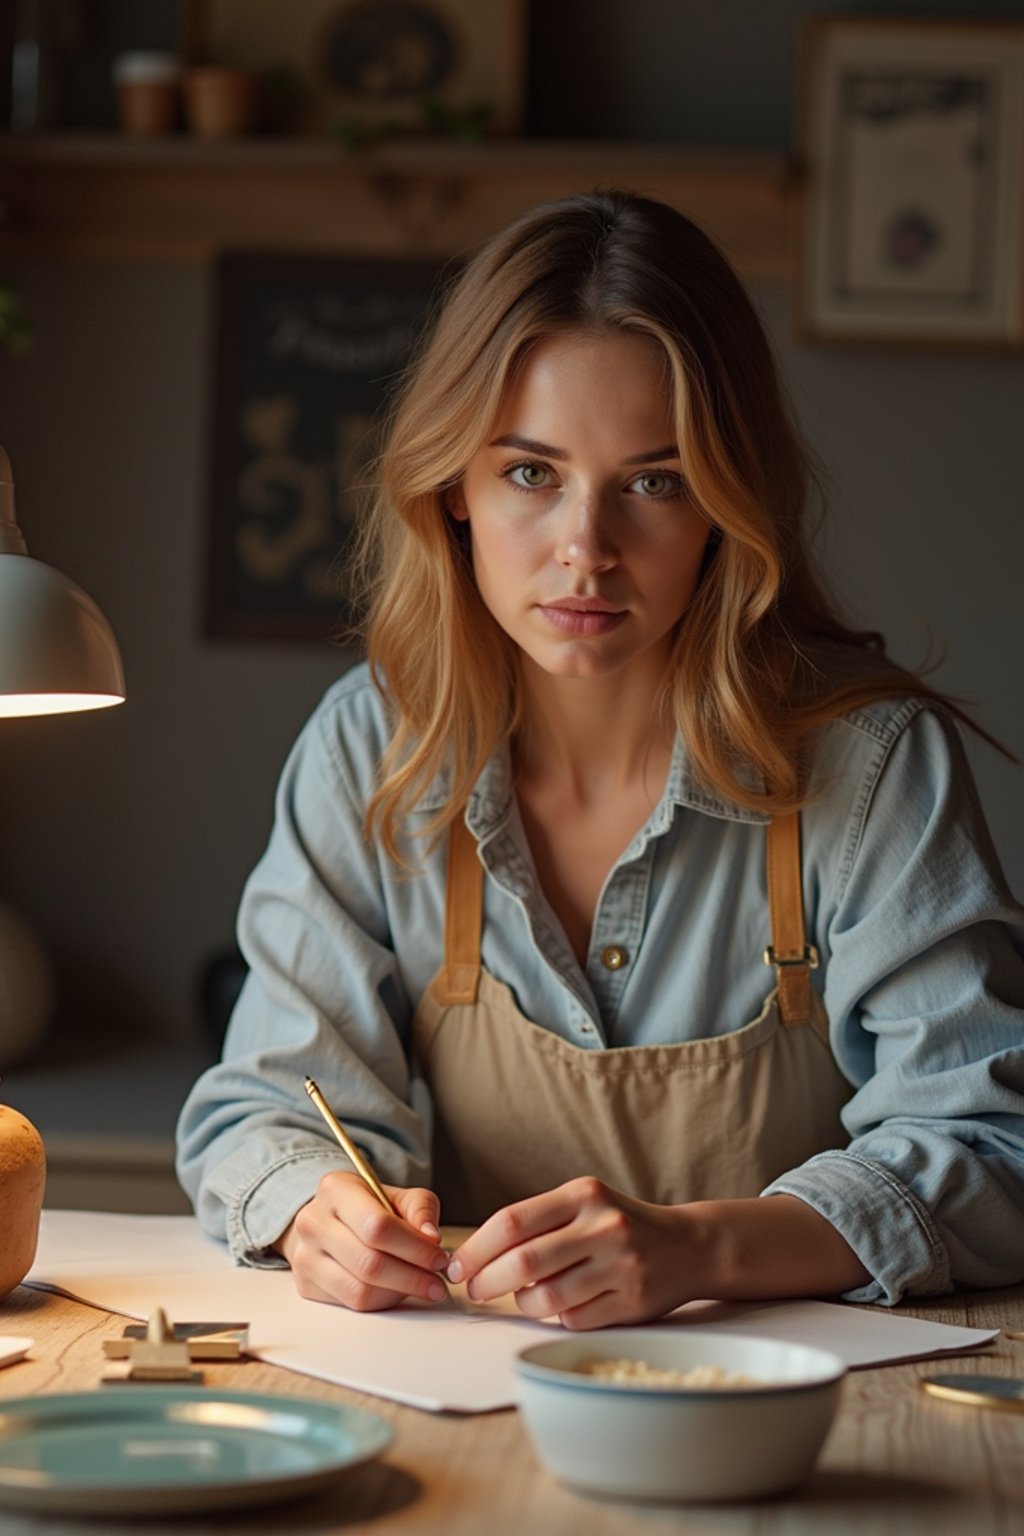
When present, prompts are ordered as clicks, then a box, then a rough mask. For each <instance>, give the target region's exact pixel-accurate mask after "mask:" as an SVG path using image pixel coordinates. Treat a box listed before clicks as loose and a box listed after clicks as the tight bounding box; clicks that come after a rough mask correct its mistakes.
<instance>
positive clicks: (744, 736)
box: [362, 191, 985, 863]
mask: <svg viewBox="0 0 1024 1536" xmlns="http://www.w3.org/2000/svg"><path fill="white" fill-rule="evenodd" d="M578 329H585V330H592V331H593V330H596V331H607V330H609V329H612V330H618V329H621V330H626V331H631V332H637V333H640V334H641V335H645V336H649V337H652V338H653V339H654V340H655V341H656V342H658V343H659V345H660V347H661V348H662V350H663V352H664V355H665V358H666V359H667V362H668V366H669V370H670V376H671V380H672V391H673V397H674V410H675V416H676V421H677V440H678V443H679V449H680V455H681V459H682V466H683V473H684V475H685V478H686V481H687V483H688V487H689V490H690V493H691V495H692V496H693V498H694V500H695V501H696V503H697V504H698V506H699V507H700V509H701V510H702V512H703V513H704V515H705V516H706V517H707V518H708V520H709V522H710V523H711V525H712V530H713V532H712V538H711V541H710V544H709V554H708V556H707V557H706V560H705V566H704V570H703V573H702V576H701V580H700V583H699V586H698V589H697V592H696V594H695V596H694V597H693V599H692V600H691V602H690V604H689V606H688V608H687V610H686V613H685V614H684V616H683V618H682V620H681V621H680V623H679V625H678V630H677V633H676V635H675V640H674V645H673V649H672V653H671V660H670V663H669V666H668V668H667V670H666V673H665V678H664V684H663V688H662V692H661V697H660V700H659V706H660V711H661V719H662V721H663V722H669V723H673V724H674V725H675V726H677V727H678V729H679V730H680V732H681V733H682V735H683V738H684V740H685V742H686V744H687V747H688V749H689V752H690V756H691V759H692V762H693V765H694V768H695V770H696V772H697V774H698V775H699V777H700V778H701V779H702V780H703V781H704V782H705V784H706V785H708V786H709V787H710V788H711V789H713V790H715V791H717V792H719V793H720V794H722V795H724V796H726V797H727V798H729V799H731V800H733V801H735V802H737V803H739V804H740V805H744V806H748V807H754V808H756V809H758V810H761V811H765V812H767V813H770V814H774V813H777V812H783V811H788V810H792V809H795V808H796V807H798V806H799V805H800V804H801V802H802V800H803V799H804V798H805V797H806V793H807V779H808V765H809V762H810V757H811V748H812V742H813V735H814V732H815V730H816V729H817V728H818V727H819V726H821V725H822V724H823V723H824V722H826V721H828V720H830V719H832V718H833V717H835V716H837V715H841V714H844V713H846V712H847V711H849V710H851V709H853V708H855V707H857V706H858V705H861V704H865V703H868V702H870V701H872V700H876V699H880V698H893V697H904V696H908V695H910V694H917V695H923V696H925V697H926V698H929V699H931V700H933V701H935V702H939V703H942V704H944V705H946V707H948V708H950V709H951V710H952V712H953V713H954V714H955V715H957V716H958V717H959V718H961V719H964V720H966V717H965V716H964V715H963V714H962V712H961V711H960V709H959V708H958V707H957V705H956V704H954V703H952V701H950V700H948V699H947V698H945V696H943V695H940V694H939V693H938V692H936V691H935V690H933V689H931V688H929V687H928V686H927V685H926V684H925V683H923V682H922V681H921V679H920V678H919V677H917V676H915V675H914V674H912V673H909V672H907V671H905V670H903V669H902V668H899V667H897V666H895V665H894V664H893V663H892V662H891V661H889V660H888V658H887V657H886V656H885V651H884V645H883V640H882V637H881V636H880V635H879V634H877V633H875V632H873V631H871V632H868V631H860V630H854V629H851V628H849V627H848V626H847V625H846V624H845V623H844V622H843V621H842V620H841V618H840V617H839V616H838V613H837V610H836V605H835V603H834V602H833V601H832V600H831V599H830V598H829V597H828V596H827V595H826V593H825V590H824V588H823V586H822V583H821V582H820V580H819V579H818V577H817V576H816V574H815V572H814V571H813V569H812V566H811V562H810V558H809V555H808V551H807V547H806V542H805V534H804V519H805V512H806V507H807V503H808V492H809V487H810V485H811V481H812V477H811V475H810V471H809V465H808V456H807V453H806V451H805V449H804V448H803V446H802V444H801V442H800V440H799V438H798V435H797V433H796V431H795V429H794V426H793V424H792V422H791V420H790V417H789V414H788V412H787V409H786V406H785V403H784V401H783V398H782V394H781V390H780V386H779V381H778V378H777V375H776V369H775V365H774V362H773V359H772V355H771V351H770V348H769V345H768V341H767V339H766V336H765V334H764V331H763V329H762V326H761V323H760V321H759V320H758V317H757V315H756V313H755V310H754V308H753V305H752V304H751V302H750V300H749V299H748V297H747V295H746V293H745V291H744V289H743V287H742V285H741V284H740V282H739V280H738V279H737V277H736V275H735V274H734V272H733V271H732V269H731V267H730V266H729V264H728V263H727V261H726V260H725V258H724V257H723V256H722V255H721V254H720V253H719V251H718V250H717V249H716V247H715V246H714V245H713V244H712V242H711V241H710V240H709V239H708V238H707V236H706V235H705V234H703V232H702V231H701V230H700V229H698V228H697V226H696V225H695V224H693V223H691V222H690V220H688V219H686V218H685V217H683V215H682V214H680V213H678V212H676V211H675V210H673V209H671V208H669V207H668V206H666V205H665V204H662V203H658V202H654V201H651V200H649V199H647V198H643V197H639V196H636V195H634V194H631V193H625V192H618V191H612V192H594V193H589V194H585V195H581V196H576V197H569V198H565V199H562V200H559V201H557V202H553V203H549V204H546V205H543V206H541V207H539V208H537V209H535V210H533V211H532V212H530V213H528V214H526V215H525V216H524V217H522V218H520V219H518V220H517V221H516V222H515V223H513V224H512V225H511V226H510V227H509V228H507V229H506V230H504V231H503V232H502V233H501V234H499V235H497V236H496V237H495V238H494V239H493V240H491V241H490V242H489V243H488V244H487V245H485V246H484V247H483V248H482V249H481V250H480V251H479V252H478V253H477V254H476V255H475V256H474V257H473V259H472V260H470V261H469V262H468V264H467V265H466V266H465V267H464V268H463V270H462V271H461V273H460V274H459V275H458V276H457V278H456V279H455V281H454V283H453V284H452V285H451V286H450V289H449V291H448V293H447V295H446V297H445V298H444V301H443V303H442V304H441V306H440V309H439V312H438V316H437V320H436V323H435V325H434V326H433V329H432V332H431V334H430V335H429V338H428V340H427V341H426V342H425V344H424V345H423V347H422V348H421V350H420V352H419V355H418V357H417V359H416V361H415V363H414V365H413V366H412V368H411V369H410V371H409V373H408V376H407V378H406V379H405V382H404V387H403V388H402V389H401V391H400V394H399V397H398V399H397V402H396V404H395V406H394V408H393V411H392V414H391V417H390V421H389V425H388V431H387V436H386V442H385V447H384V450H383V453H382V455H381V458H380V462H379V466H378V480H377V485H378V490H377V494H376V497H375V499H374V501H373V503H372V506H371V507H370V509H369V515H368V518H367V520H366V524H365V527H364V530H363V533H364V537H363V544H362V561H363V572H364V577H365V592H366V615H367V617H366V623H365V636H366V645H367V651H368V655H369V659H370V663H371V667H372V670H373V675H374V678H375V681H376V683H377V686H378V687H379V688H380V690H381V692H382V694H383V696H384V698H385V700H386V702H387V705H388V707H389V711H390V713H391V716H392V720H393V735H392V738H391V741H390V745H389V747H388V750H387V752H386V754H385V756H384V759H383V761H382V763H381V768H380V782H379V787H378V789H377V792H376V794H375V795H374V797H373V799H372V800H371V802H370V805H369V808H368V813H367V832H368V834H369V835H376V836H378V837H379V838H380V840H381V842H382V845H383V847H384V848H385V850H386V851H387V852H388V854H389V855H390V856H391V857H392V858H394V859H395V860H396V861H397V862H399V863H404V862H405V858H404V856H403V855H402V854H401V853H400V851H399V833H400V830H401V828H402V825H403V822H404V821H405V818H406V816H407V815H408V813H409V812H410V811H411V810H412V809H413V808H414V807H415V806H416V804H417V802H418V801H419V800H420V799H421V798H422V797H423V795H424V793H425V791H426V789H427V787H428V786H429V785H431V784H433V783H434V781H435V780H436V778H437V777H438V775H444V776H446V779H447V797H446V804H445V806H444V808H443V809H442V810H441V811H440V812H438V813H437V814H435V815H433V816H432V817H430V818H429V819H428V821H427V822H426V824H425V826H424V828H423V831H424V832H425V833H426V834H427V835H437V834H439V833H440V832H441V831H442V830H443V829H444V828H445V827H446V826H447V825H448V823H449V822H450V821H451V820H452V819H453V818H454V817H455V816H456V815H457V814H458V813H459V812H460V810H461V808H462V807H463V806H464V804H465V801H466V799H467V797H468V795H469V792H470V790H471V788H472V786H473V784H474V782H475V780H476V778H477V777H478V775H479V774H480V772H481V770H482V768H483V766H484V764H485V762H486V761H487V759H488V757H489V756H490V754H491V753H492V751H493V750H494V748H495V746H496V744H497V743H498V742H499V741H501V740H502V739H503V738H507V737H509V736H510V735H514V732H515V730H516V727H517V723H518V689H517V661H516V652H515V647H514V645H513V644H512V642H511V641H510V640H509V639H508V637H507V636H506V635H505V634H504V632H503V631H502V630H501V628H500V627H499V626H498V624H497V623H496V622H495V620H494V619H493V618H492V616H491V614H490V613H489V611H488V610H487V608H486V607H485V606H484V604H483V602H482V600H481V598H480V595H479V593H478V591H477V588H476V584H475V581H474V579H473V570H472V560H471V552H470V549H469V545H468V542H467V529H466V525H465V524H463V523H459V522H457V521H456V520H454V519H453V518H452V517H451V516H450V515H449V513H448V512H447V511H446V508H445V493H446V491H447V490H449V489H450V487H451V486H452V485H454V484H456V483H457V482H458V481H459V479H460V478H461V476H462V474H463V472H464V470H465V467H466V465H467V464H468V463H469V461H470V459H472V457H473V456H474V454H476V453H477V451H478V450H479V449H480V448H481V447H482V446H483V445H484V444H485V443H486V441H487V440H488V436H489V433H490V430H491V427H492V423H493V422H494V420H495V419H496V417H497V414H498V411H499V408H500V405H501V403H502V400H503V398H504V396H505V392H506V391H507V389H508V388H509V385H510V382H511V381H512V380H513V378H514V377H515V374H516V370H517V369H518V368H519V367H520V366H521V364H522V362H523V360H524V358H525V357H526V355H527V353H528V351H529V349H530V347H531V345H533V344H535V343H536V342H538V341H539V340H541V339H542V338H545V337H549V336H551V335H553V334H556V333H559V332H565V331H568V330H578ZM823 644H829V645H830V646H831V647H835V646H840V647H843V648H844V650H843V654H844V655H845V656H846V657H847V658H848V659H850V660H852V661H853V662H854V665H853V666H852V667H850V666H844V667H841V668H840V671H841V673H842V675H843V678H844V680H843V681H840V682H837V681H836V680H835V670H834V668H830V669H829V673H828V675H826V672H825V671H824V670H823V669H822V668H821V666H820V665H818V663H817V662H816V660H815V655H816V653H817V654H818V656H820V654H821V648H822V645H823ZM966 723H968V724H971V723H972V722H970V721H969V720H966ZM981 734H983V735H984V734H985V733H984V732H982V733H981Z"/></svg>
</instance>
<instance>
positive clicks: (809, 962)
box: [764, 944, 821, 971]
mask: <svg viewBox="0 0 1024 1536" xmlns="http://www.w3.org/2000/svg"><path fill="white" fill-rule="evenodd" d="M764 963H765V965H774V966H775V968H776V970H784V969H785V968H786V966H789V965H806V966H807V968H808V970H811V971H816V970H817V969H818V966H819V965H820V964H821V959H820V957H819V955H818V951H817V950H816V949H815V947H814V945H813V944H805V945H804V952H803V954H802V955H789V956H787V957H786V958H785V959H781V960H780V958H779V956H778V955H777V954H776V953H775V945H774V944H769V945H768V948H767V949H766V950H765V952H764Z"/></svg>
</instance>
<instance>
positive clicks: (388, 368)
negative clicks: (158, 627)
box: [205, 252, 440, 641]
mask: <svg viewBox="0 0 1024 1536" xmlns="http://www.w3.org/2000/svg"><path fill="white" fill-rule="evenodd" d="M439 277H440V268H439V267H438V266H437V265H436V264H435V263H427V262H416V261H390V260H380V261H372V262H369V261H358V260H349V259H346V258H344V257H337V256H295V255H290V254H259V253H249V252H238V253H233V252H228V253H225V254H224V255H223V256H222V257H221V258H220V261H219V263H218V267H217V273H216V290H217V292H216V321H215V326H216V354H217V356H216V372H215V378H214V408H213V412H212V419H211V454H210V461H211V474H210V493H209V494H210V503H209V519H208V540H207V568H206V626H205V627H206V632H207V634H210V635H218V636H229V637H236V638H240V639H260V640H311V641H312V640H325V639H329V638H331V637H333V636H337V635H338V634H339V633H341V632H343V630H344V628H345V626H346V624H347V623H348V621H349V620H350V618H351V617H352V603H353V583H352V555H353V547H354V540H355V535H356V522H357V518H358V513H359V509H360V503H361V498H362V497H363V496H364V495H365V494H366V492H367V489H368V485H369V482H370V479H371V471H370V465H371V463H372V460H373V458H374V456H375V454H376V452H377V451H378V449H379V446H380V443H379V428H380V422H381V416H382V413H383V409H384V407H385V406H386V404H387V401H388V399H389V397H390V395H391V392H392V390H393V388H394V385H395V383H396V382H397V379H398V378H399V376H400V374H401V371H402V369H403V367H404V365H405V364H406V362H407V361H408V359H409V357H410V354H411V352H412V349H413V347H414V345H415V343H416V340H417V338H418V336H419V334H420V332H421V331H422V328H423V325H424V321H425V319H426V317H427V315H428V313H429V310H430V303H431V297H432V294H433V292H434V289H435V286H436V284H437V282H438V280H439Z"/></svg>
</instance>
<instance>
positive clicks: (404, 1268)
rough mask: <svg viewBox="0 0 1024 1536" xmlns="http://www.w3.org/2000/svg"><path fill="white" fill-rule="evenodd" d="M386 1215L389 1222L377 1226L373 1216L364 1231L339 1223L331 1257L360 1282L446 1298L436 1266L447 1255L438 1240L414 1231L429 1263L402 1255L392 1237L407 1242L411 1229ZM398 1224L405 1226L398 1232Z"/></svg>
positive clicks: (443, 1262) (405, 1293)
mask: <svg viewBox="0 0 1024 1536" xmlns="http://www.w3.org/2000/svg"><path fill="white" fill-rule="evenodd" d="M385 1218H386V1222H387V1223H388V1225H385V1223H384V1222H382V1223H381V1226H380V1228H378V1227H377V1226H376V1225H375V1223H374V1221H373V1220H370V1221H369V1222H367V1223H365V1224H364V1228H363V1230H362V1231H353V1229H352V1228H351V1227H346V1226H343V1225H341V1224H340V1223H339V1224H338V1226H337V1229H336V1231H334V1232H333V1233H332V1242H331V1245H330V1252H331V1255H332V1257H334V1258H335V1259H336V1260H337V1262H338V1263H339V1264H340V1265H341V1267H342V1268H343V1269H344V1270H346V1271H347V1273H348V1274H349V1275H350V1276H351V1277H352V1278H353V1280H354V1281H355V1282H356V1283H357V1284H358V1285H360V1286H364V1287H368V1288H369V1289H371V1290H386V1291H395V1292H398V1293H399V1294H400V1295H402V1296H415V1297H417V1298H418V1299H419V1300H420V1301H443V1299H444V1297H445V1296H446V1295H447V1294H448V1293H447V1290H446V1288H445V1285H444V1282H443V1281H442V1280H441V1279H440V1277H439V1275H438V1273H437V1269H438V1268H443V1267H444V1266H445V1265H446V1263H447V1256H446V1255H445V1254H444V1253H443V1252H442V1250H441V1249H440V1248H438V1247H437V1245H436V1244H434V1243H430V1242H428V1241H427V1239H425V1238H422V1237H420V1236H419V1234H418V1233H413V1236H414V1237H415V1238H416V1241H417V1244H418V1246H419V1247H420V1248H422V1249H424V1250H425V1251H426V1254H427V1264H426V1265H422V1264H419V1263H417V1262H414V1261H413V1262H411V1261H410V1260H408V1259H405V1258H402V1257H401V1255H400V1254H399V1253H396V1252H395V1249H394V1247H393V1246H391V1243H390V1239H391V1238H392V1237H394V1238H395V1240H396V1242H397V1243H398V1244H399V1245H404V1244H405V1242H406V1239H407V1236H408V1234H409V1233H410V1232H412V1229H411V1228H409V1227H407V1226H406V1224H405V1223H404V1222H402V1221H400V1220H399V1219H398V1218H396V1217H394V1216H391V1215H388V1214H387V1213H385ZM395 1228H404V1229H405V1230H404V1232H402V1231H398V1232H395ZM367 1239H368V1240H367ZM435 1266H436V1267H435Z"/></svg>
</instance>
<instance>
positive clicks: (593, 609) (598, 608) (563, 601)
mask: <svg viewBox="0 0 1024 1536" xmlns="http://www.w3.org/2000/svg"><path fill="white" fill-rule="evenodd" d="M543 606H544V607H545V608H557V609H559V610H560V611H561V612H568V613H621V612H622V609H621V608H619V607H618V606H617V605H616V604H615V603H610V602H609V601H608V599H607V598H604V597H558V598H556V599H555V601H554V602H553V603H545V604H543Z"/></svg>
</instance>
